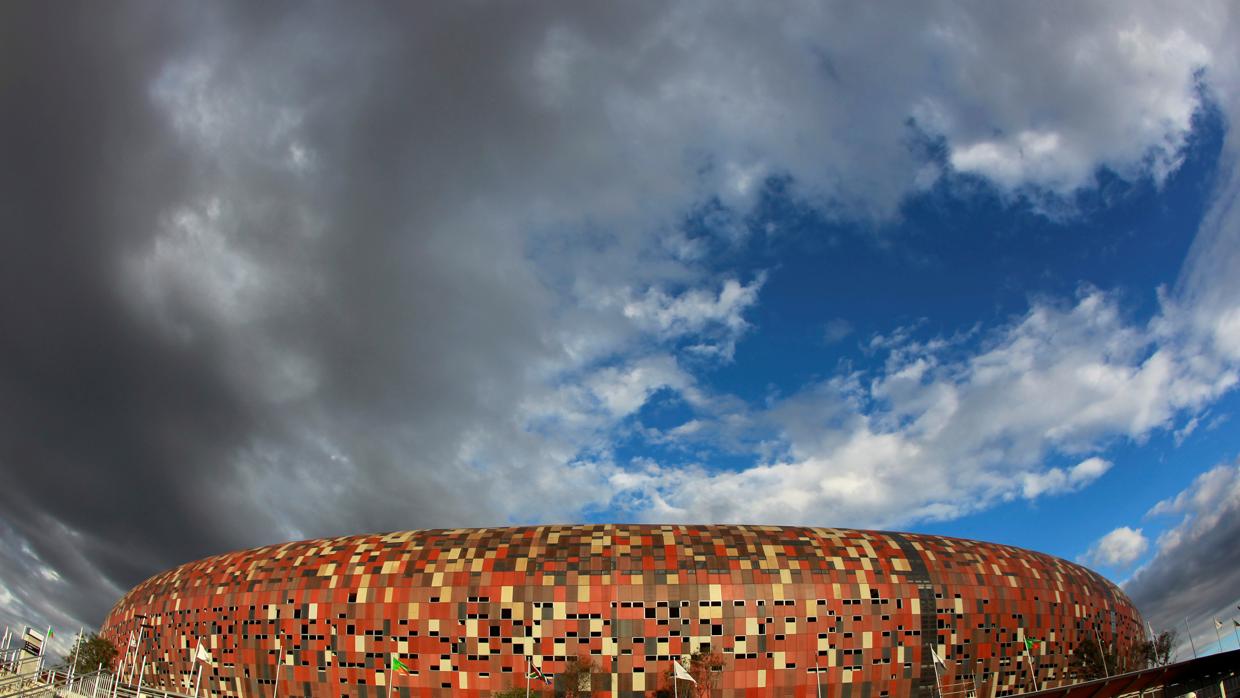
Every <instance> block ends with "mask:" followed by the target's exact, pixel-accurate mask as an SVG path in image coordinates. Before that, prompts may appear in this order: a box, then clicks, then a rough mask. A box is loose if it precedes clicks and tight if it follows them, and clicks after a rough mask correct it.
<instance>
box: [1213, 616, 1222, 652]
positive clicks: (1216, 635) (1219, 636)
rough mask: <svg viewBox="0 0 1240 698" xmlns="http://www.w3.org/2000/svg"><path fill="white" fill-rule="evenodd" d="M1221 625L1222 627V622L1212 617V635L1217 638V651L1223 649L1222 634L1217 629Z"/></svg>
mask: <svg viewBox="0 0 1240 698" xmlns="http://www.w3.org/2000/svg"><path fill="white" fill-rule="evenodd" d="M1222 627H1223V624H1222V623H1220V622H1219V621H1218V618H1215V619H1214V637H1216V638H1218V651H1219V652H1222V651H1223V636H1222V635H1220V634H1219V629H1220V628H1222Z"/></svg>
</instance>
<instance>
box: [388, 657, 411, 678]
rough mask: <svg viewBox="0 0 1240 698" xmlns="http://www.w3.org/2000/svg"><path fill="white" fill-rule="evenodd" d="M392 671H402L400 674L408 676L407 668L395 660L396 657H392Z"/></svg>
mask: <svg viewBox="0 0 1240 698" xmlns="http://www.w3.org/2000/svg"><path fill="white" fill-rule="evenodd" d="M392 671H402V672H404V673H406V674H408V673H409V667H407V666H405V664H404V663H403V662H401V661H400V660H399V659H397V658H396V655H392Z"/></svg>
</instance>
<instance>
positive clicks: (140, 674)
mask: <svg viewBox="0 0 1240 698" xmlns="http://www.w3.org/2000/svg"><path fill="white" fill-rule="evenodd" d="M145 673H146V656H145V655H144V656H143V657H142V670H141V671H139V672H138V695H139V696H141V695H142V675H143V674H145Z"/></svg>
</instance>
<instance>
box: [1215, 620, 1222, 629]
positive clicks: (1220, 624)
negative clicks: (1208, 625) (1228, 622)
mask: <svg viewBox="0 0 1240 698" xmlns="http://www.w3.org/2000/svg"><path fill="white" fill-rule="evenodd" d="M1214 629H1215V630H1222V629H1223V623H1222V621H1220V620H1219V619H1218V618H1215V619H1214Z"/></svg>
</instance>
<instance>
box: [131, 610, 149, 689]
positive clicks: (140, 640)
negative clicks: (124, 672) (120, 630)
mask: <svg viewBox="0 0 1240 698" xmlns="http://www.w3.org/2000/svg"><path fill="white" fill-rule="evenodd" d="M145 630H146V625H144V624H141V623H139V624H138V643H137V644H136V645H134V646H135V647H137V648H138V650H139V651H141V650H142V633H143V632H144V631H145ZM142 665H143V666H146V655H142ZM137 666H138V663H137V662H134V663H133V664H130V665H129V683H133V670H134V669H135V668H137ZM138 681H139V683H141V681H142V679H141V678H139V679H138Z"/></svg>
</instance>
